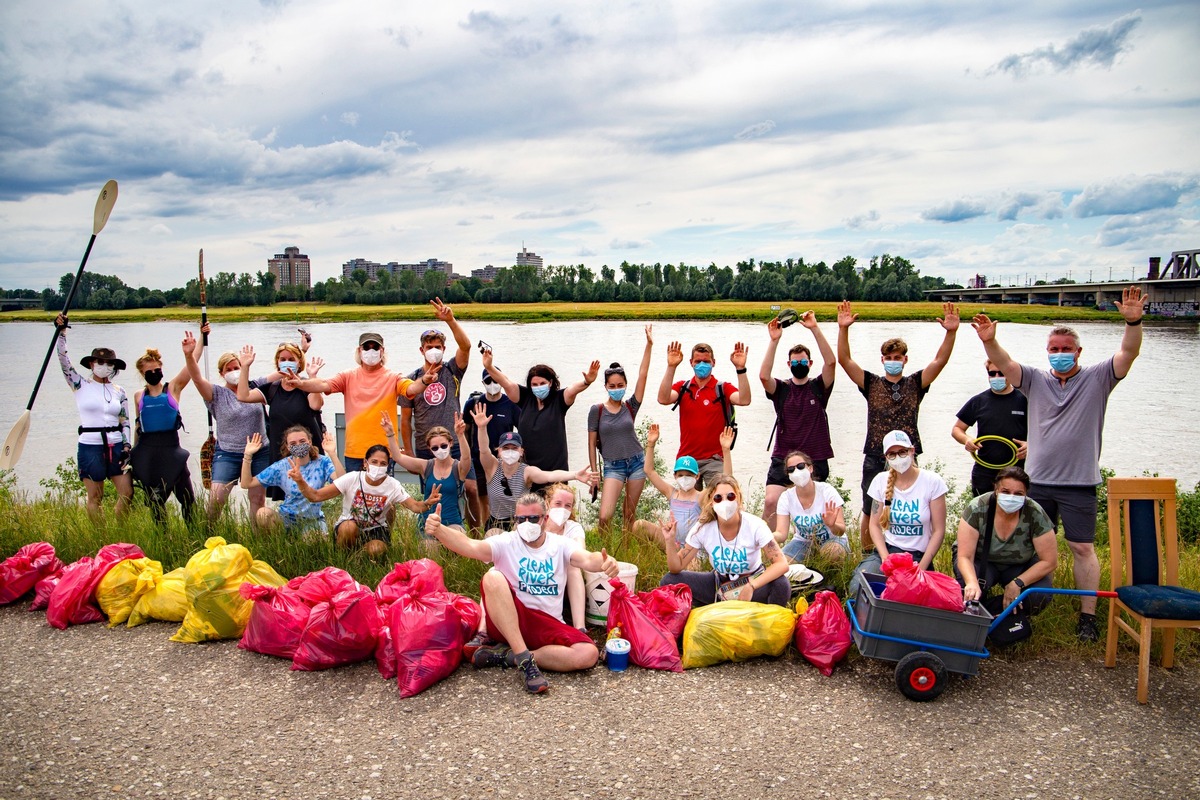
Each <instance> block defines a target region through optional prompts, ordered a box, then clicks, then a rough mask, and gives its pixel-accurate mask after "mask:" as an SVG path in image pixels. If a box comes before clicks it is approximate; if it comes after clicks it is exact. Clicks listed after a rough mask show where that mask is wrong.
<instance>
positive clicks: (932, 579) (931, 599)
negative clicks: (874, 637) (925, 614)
mask: <svg viewBox="0 0 1200 800" xmlns="http://www.w3.org/2000/svg"><path fill="white" fill-rule="evenodd" d="M883 574H884V575H886V576H887V586H885V587H884V589H883V594H882V595H880V599H881V600H893V601H895V602H897V603H912V604H913V605H917V606H926V607H927V608H940V609H943V610H945V611H953V612H955V613H956V614H959V613H962V610H963V598H962V587H961V586H959V585H958V581H956V580H955V579H954V578H952V577H951V576H949V575H943V574H942V573H940V572H930V571H928V570H923V569H921V568H920V566H918V565H917V564H915V563H914V562H913V557H912V554H911V553H892V554H891V555H890V556H888V557H887V558H885V559H884V561H883Z"/></svg>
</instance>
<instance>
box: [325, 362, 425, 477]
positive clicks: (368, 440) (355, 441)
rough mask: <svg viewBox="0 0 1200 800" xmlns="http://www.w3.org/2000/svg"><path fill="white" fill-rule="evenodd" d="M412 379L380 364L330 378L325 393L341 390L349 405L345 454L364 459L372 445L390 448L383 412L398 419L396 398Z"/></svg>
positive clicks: (393, 422) (393, 424) (347, 405)
mask: <svg viewBox="0 0 1200 800" xmlns="http://www.w3.org/2000/svg"><path fill="white" fill-rule="evenodd" d="M410 384H412V381H411V380H409V379H408V378H405V377H404V376H402V375H399V374H397V373H395V372H390V371H388V370H387V369H385V368H383V367H380V368H379V369H374V370H368V369H366V368H365V367H359V368H358V369H352V370H349V371H347V372H339V373H338V374H337V375H334V376H333V377H332V378H331V379H330V380H329V391H327V392H326V394H334V393H340V394H341V395H342V397H343V399H344V404H345V407H346V456H348V457H349V458H362V457H363V456H365V455H366V452H367V449H368V448H370V447H371V445H373V444H381V445H383V446H384V447H387V437H386V436H385V435H384V433H383V425H381V424H380V421H379V419H380V412H383V413H386V414H387V415H388V417H390V418H391V420H392V427H394V428H395V429H396V430H399V429H400V426H399V423H398V422H397V420H396V399H397V398H399V397H400V396H401V395H403V394H405V393H406V392H407V391H408V387H409V385H410Z"/></svg>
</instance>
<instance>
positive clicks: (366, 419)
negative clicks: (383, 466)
mask: <svg viewBox="0 0 1200 800" xmlns="http://www.w3.org/2000/svg"><path fill="white" fill-rule="evenodd" d="M354 360H355V361H356V362H358V365H359V366H358V369H352V370H346V371H345V372H339V373H338V374H337V375H334V376H333V377H332V378H329V379H325V378H303V379H302V378H300V377H298V376H294V375H287V376H285V377H284V378H283V385H284V387H285V388H288V389H301V390H303V391H305V392H310V393H314V392H316V393H320V394H327V395H328V394H341V395H342V400H343V403H344V408H345V412H346V451H345V457H346V467H347V469H349V470H350V471H352V472H361V471H362V467H363V459H364V457H365V456H366V452H367V448H369V447H370V446H371V445H374V444H378V445H382V446H383V447H385V448H386V447H387V437H386V436H385V435H384V433H383V428H381V427H380V426H379V415H380V414H381V413H384V414H387V416H388V421H389V422H391V423H392V427H393V428H395V427H396V425H397V421H396V401H397V400H398V399H399V398H400V397H415V396H416V395H417V394H418V393H420V392H422V391H424V389H425V387H427V386H429V385H430V384H432V383H435V382H436V380H437V372H438V370H439V369H440V366H441V365H440V364H433V365H430V369H429V370H427V371H426V372H424V373H422V374H421V376H420V377H419V378H417V379H416V380H411V379H409V378H405V377H404V376H403V375H399V374H397V373H395V372H392V371H390V370H388V369H387V368H386V366H385V365H386V364H387V353H386V352H385V351H384V348H383V336H381V335H380V334H378V333H373V332H368V333H364V334H362V335H361V336H359V337H358V349H357V350H355V351H354Z"/></svg>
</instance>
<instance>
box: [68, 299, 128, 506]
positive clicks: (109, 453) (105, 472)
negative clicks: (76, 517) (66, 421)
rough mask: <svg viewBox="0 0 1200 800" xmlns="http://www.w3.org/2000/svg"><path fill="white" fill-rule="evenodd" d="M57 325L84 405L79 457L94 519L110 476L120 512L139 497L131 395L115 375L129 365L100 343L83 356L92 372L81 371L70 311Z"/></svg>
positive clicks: (81, 406) (73, 382)
mask: <svg viewBox="0 0 1200 800" xmlns="http://www.w3.org/2000/svg"><path fill="white" fill-rule="evenodd" d="M54 325H55V326H56V327H57V328H58V329H59V336H58V342H57V344H56V345H55V347H56V352H57V353H58V364H59V366H60V367H62V373H63V377H64V378H66V381H67V385H68V386H70V387H71V392H72V393H73V394H74V395H75V406H76V407H77V408H78V409H79V423H80V424H79V442H78V444H77V446H76V456H75V458H76V463H77V465H78V467H79V479H80V480H82V481H83V485H84V488H85V489H86V490H87V510H88V514H89V515H90V516H91V517H92V518H93V519H95V518H97V517H98V516H99V514H100V503H101V501H102V500H103V499H104V481H105V480H110V481H112V484H113V487H114V488H115V489H116V490H117V505H116V509H115V511H116V513H117V515H118V516H120V515H123V514H124V513H125V512H126V511H127V510H128V509H129V502H130V501H131V500H132V499H133V479H132V478H131V477H130V476H129V473H127V472H126V471H125V465H126V463H128V460H129V451H130V446H131V443H132V441H133V439H132V437H131V436H130V430H129V429H130V425H129V398H128V396H127V395H126V394H125V390H124V389H122V388H121V387H120V386H117V385H116V384H115V383H113V382H112V380H113V378H114V377H115V376H116V375H117V373H119V372H120V371H121V370H123V369H125V362H124V361H122V360H121V359H119V358H117V354H116V353H114V352H113V351H112V350H110V349H109V348H107V347H97V348H95V349H94V350H92V354H91V355H88V356H84V357H83V358H81V359H80V360H79V363H80V365H81V366H82V367H83V368H84V369H86V370H88V371H89V372H90V373H91V374H90V375H88V376H86V377H85V376H83V375H80V374H79V373H78V372H76V371H75V367H74V365H72V364H71V358H70V356H68V355H67V328H69V327H70V326H69V324H68V321H67V317H66V315H65V314H59V315H58V316H57V317H56V318H55V320H54Z"/></svg>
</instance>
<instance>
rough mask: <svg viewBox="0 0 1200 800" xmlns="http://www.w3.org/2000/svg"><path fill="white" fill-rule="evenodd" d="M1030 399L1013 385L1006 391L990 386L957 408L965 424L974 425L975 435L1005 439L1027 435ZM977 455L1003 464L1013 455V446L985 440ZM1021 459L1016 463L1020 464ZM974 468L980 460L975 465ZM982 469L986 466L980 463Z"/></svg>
mask: <svg viewBox="0 0 1200 800" xmlns="http://www.w3.org/2000/svg"><path fill="white" fill-rule="evenodd" d="M1028 406H1029V401H1028V400H1027V399H1026V397H1025V395H1023V394H1021V393H1020V392H1018V391H1017V390H1016V389H1013V390H1012V391H1011V392H1009V393H1008V394H996V393H995V392H993V391H992V390H991V389H988V390H987V391H983V392H980V393H979V394H977V395H975V396H974V397H972V398H971V399H970V400H968V401H967V402H966V403H965V404H964V405H963V407H962V408H960V409H959V410H958V419H959V421H960V422H964V423H966V425H967V427H968V428H969V427H971V426H972V425H975V426H976V428H975V430H976V433H975V438H978V437H980V436H1003V437H1004V438H1005V439H1010V440H1011V439H1020V440H1021V441H1023V442H1024V441H1027V440H1028V439H1029V418H1028V416H1027V414H1026V410H1027V408H1028ZM978 455H979V458H980V459H982V460H983V461H986V462H988V463H989V464H1003V463H1004V462H1006V461H1008V460H1009V459H1010V458H1012V448H1010V447H1009V446H1008V445H1006V444H1003V443H1002V442H984V443H983V444H981V445H980V446H979V454H978ZM1024 465H1025V462H1024V461H1018V462H1017V466H1020V467H1023V466H1024ZM975 466H976V467H977V468H979V467H980V465H979V464H976V465H975ZM983 469H987V468H986V467H983Z"/></svg>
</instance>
